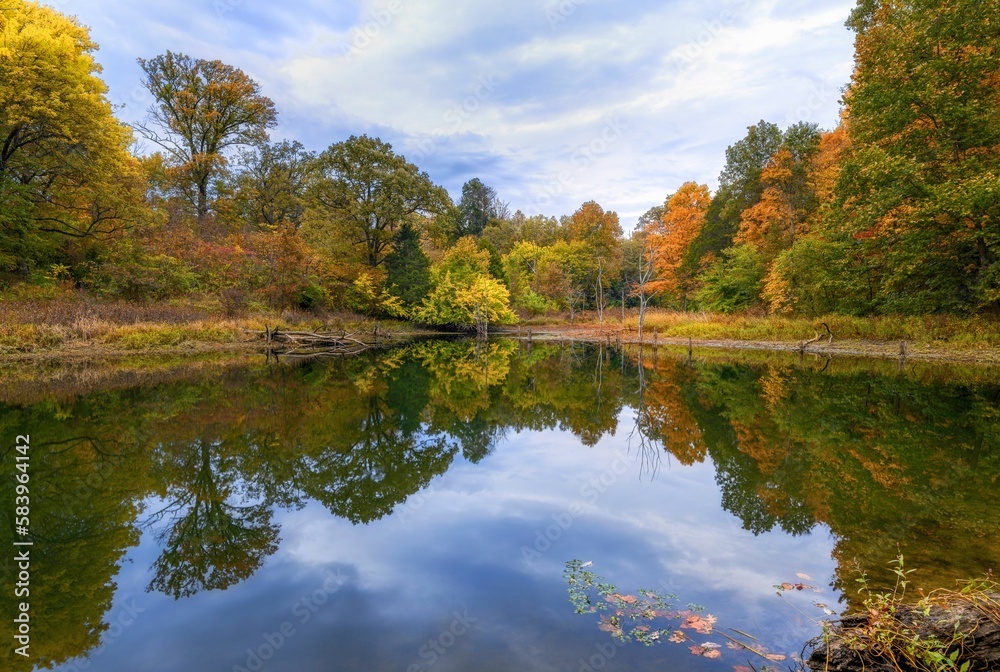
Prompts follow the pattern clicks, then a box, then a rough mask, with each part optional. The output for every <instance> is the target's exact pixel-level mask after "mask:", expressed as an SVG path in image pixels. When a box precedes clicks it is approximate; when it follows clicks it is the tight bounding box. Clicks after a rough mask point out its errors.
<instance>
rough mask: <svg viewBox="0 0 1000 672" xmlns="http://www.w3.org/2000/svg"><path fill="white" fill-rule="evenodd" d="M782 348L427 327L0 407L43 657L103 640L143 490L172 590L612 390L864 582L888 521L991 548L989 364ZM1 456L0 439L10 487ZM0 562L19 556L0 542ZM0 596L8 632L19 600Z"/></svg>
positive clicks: (650, 461)
mask: <svg viewBox="0 0 1000 672" xmlns="http://www.w3.org/2000/svg"><path fill="white" fill-rule="evenodd" d="M776 362H777V360H775V359H773V358H769V359H768V360H767V361H765V362H763V363H761V364H746V363H732V362H729V361H724V360H720V361H718V362H716V363H706V362H704V361H700V362H691V361H684V360H682V359H673V358H671V357H669V356H664V355H663V354H661V355H660V356H659V357H658V359H657V360H655V361H654V360H651V359H650V358H648V357H643V358H642V359H641V360H638V361H636V360H632V359H630V358H629V357H628V356H624V355H622V353H620V352H618V351H612V350H610V349H604V348H601V347H598V346H588V345H581V344H572V343H554V342H543V341H540V340H538V341H536V342H535V343H534V344H533V345H532V346H531V347H527V345H526V344H519V343H517V342H514V341H497V342H490V343H481V344H478V347H477V344H476V343H474V342H472V341H432V342H423V343H416V344H413V345H411V346H409V347H407V348H400V349H397V350H394V351H390V352H379V353H371V354H370V355H367V356H365V357H359V358H353V359H349V360H337V361H328V362H322V363H306V364H302V365H298V366H267V365H265V364H264V363H263V362H262V363H261V364H260V365H259V366H256V367H247V366H238V367H231V368H225V367H223V368H220V369H218V370H216V369H209V370H207V371H200V372H199V373H197V374H196V375H195V376H194V378H193V379H191V380H188V379H185V378H184V377H183V376H174V377H168V378H165V379H164V380H163V381H162V382H160V383H158V384H156V385H150V386H147V387H144V388H137V389H123V390H117V391H116V390H104V391H94V392H93V393H91V394H88V395H84V396H80V397H74V396H71V395H69V394H67V395H66V396H65V397H63V398H57V399H50V400H46V401H44V402H39V403H35V402H32V403H30V404H23V405H20V406H18V405H11V406H0V430H2V431H3V432H4V434H5V435H7V436H14V435H16V434H17V433H18V432H21V431H23V429H22V428H25V427H30V428H33V429H32V445H33V447H35V448H33V449H36V450H37V453H36V457H34V458H33V460H34V461H33V463H32V464H33V469H37V472H35V474H34V475H33V476H32V479H33V481H32V483H33V484H34V487H35V488H37V490H33V495H35V494H37V496H38V497H37V499H35V498H34V497H33V499H32V506H33V513H36V511H37V514H36V515H37V519H38V520H39V521H41V522H39V523H38V524H37V525H33V526H32V528H33V529H32V532H33V534H37V535H39V537H38V538H39V539H42V538H44V540H45V544H44V545H39V546H37V547H36V552H37V555H35V556H33V562H32V571H33V577H34V576H35V575H37V576H38V581H37V584H38V593H37V595H36V594H35V593H34V591H33V594H32V598H33V600H34V602H33V604H37V605H38V608H39V609H44V611H45V613H46V618H45V620H44V624H43V623H42V622H41V621H40V622H39V624H38V625H37V627H38V633H37V634H38V638H37V641H38V642H39V643H40V644H39V646H40V650H41V656H42V660H43V662H61V661H65V660H67V659H69V658H72V657H73V656H76V655H80V654H82V653H84V652H85V651H87V650H88V649H90V648H92V647H94V646H96V645H97V644H98V643H99V639H100V636H101V632H102V630H103V629H104V627H105V626H104V625H103V620H102V619H103V618H104V617H105V612H106V610H107V609H108V608H109V606H110V604H111V597H112V595H113V594H114V589H115V584H114V581H113V578H114V576H115V573H116V572H117V569H118V564H119V563H120V561H121V558H122V556H123V555H124V553H125V552H126V550H127V549H128V548H129V547H130V546H132V545H134V544H135V543H136V542H137V540H138V530H137V527H136V521H137V519H138V518H139V516H140V512H141V510H142V507H143V506H144V504H145V503H147V502H150V501H152V502H156V505H155V506H156V507H157V508H156V513H154V514H152V515H150V516H147V518H146V520H147V522H148V524H150V525H151V526H152V527H153V529H154V530H155V531H156V533H157V534H158V538H159V540H160V542H161V544H162V552H161V554H160V555H159V557H158V558H157V559H156V560H155V562H154V563H153V566H152V573H153V576H152V579H151V581H150V583H149V589H150V590H153V591H160V592H163V593H166V594H168V595H172V596H173V597H175V598H181V597H185V596H190V595H193V594H195V593H196V592H198V591H202V590H212V589H224V588H227V587H231V586H233V585H235V584H236V583H238V582H239V581H242V580H244V579H246V578H247V577H249V576H251V575H252V574H253V573H254V572H255V571H257V570H258V569H259V568H260V567H261V566H262V565H263V564H264V562H265V561H266V559H267V557H268V556H269V555H270V554H272V553H274V552H275V550H276V548H277V545H278V534H279V530H278V526H277V524H276V523H275V517H276V516H275V513H276V511H277V510H278V509H280V508H294V507H300V506H302V505H304V503H305V502H307V501H309V500H310V499H312V500H315V501H317V502H320V503H321V504H322V505H324V506H325V507H327V508H328V509H329V510H330V511H331V512H332V513H333V514H335V515H336V516H338V517H341V518H343V519H345V520H347V521H350V522H351V523H354V524H370V523H374V522H375V521H379V520H381V519H384V518H385V517H387V516H390V515H391V514H392V513H393V511H395V510H397V509H398V507H399V506H401V505H402V504H403V503H404V502H405V501H406V500H407V499H408V498H409V497H411V496H414V495H415V494H417V493H419V492H420V491H421V490H422V489H424V488H426V487H427V486H428V485H429V484H430V483H431V481H432V480H433V479H434V478H435V477H436V476H438V475H440V474H443V473H445V472H446V471H447V470H448V469H449V468H450V467H451V466H452V465H453V464H455V463H456V461H459V460H462V459H464V460H466V461H468V462H470V463H473V464H485V463H486V462H488V461H489V456H490V455H491V454H493V453H495V452H497V451H500V450H504V447H503V446H504V443H505V441H506V440H508V439H510V438H512V437H513V436H514V434H515V433H517V432H522V431H525V430H538V431H541V430H561V431H565V432H570V433H572V434H573V435H574V436H576V437H577V439H578V441H579V444H580V450H582V451H587V450H589V448H588V447H589V446H593V445H595V444H597V443H598V442H599V441H601V440H602V439H605V438H607V437H610V436H613V435H615V433H616V432H618V431H619V429H620V428H619V426H618V423H619V419H620V418H621V417H624V416H626V415H629V413H626V412H625V411H626V409H631V411H630V413H631V414H633V415H634V418H635V420H634V427H628V428H626V429H627V430H628V431H630V432H631V439H632V442H633V448H635V449H638V452H639V453H640V454H642V455H644V458H642V459H644V460H645V466H643V465H642V464H639V465H637V468H639V469H644V470H645V472H644V473H650V472H651V471H654V470H655V468H661V469H662V468H664V466H663V464H662V463H660V461H661V460H662V461H668V460H666V458H668V457H669V463H670V465H672V466H673V465H675V464H679V465H682V466H683V465H691V464H696V463H700V462H708V461H711V462H712V463H713V464H714V467H715V470H716V480H717V482H718V484H719V488H720V493H721V500H722V501H721V503H722V506H723V507H724V508H725V509H726V510H728V511H730V512H732V514H733V515H734V516H736V518H738V519H739V521H740V522H741V524H742V525H743V527H745V528H746V529H747V530H750V531H752V532H754V533H755V534H763V533H765V532H768V531H771V530H774V529H781V530H784V531H786V532H789V533H792V534H806V533H808V532H809V531H810V530H813V529H815V528H816V526H817V525H818V524H822V525H825V526H826V527H827V528H828V529H829V530H830V532H831V534H832V535H833V536H834V538H835V541H836V547H835V551H834V553H835V556H836V559H837V560H838V562H839V563H840V567H841V569H838V572H839V573H843V574H844V575H845V576H846V574H847V571H848V569H847V568H848V566H849V562H850V560H852V559H853V558H858V559H859V560H860V562H861V564H862V565H864V566H865V567H868V568H872V575H871V578H872V580H873V585H874V584H876V583H877V581H878V579H879V578H880V577H879V575H878V572H877V568H879V567H885V566H886V565H885V562H886V561H887V560H888V559H890V558H891V557H894V556H895V553H896V544H897V543H898V544H900V545H901V547H902V550H903V553H905V554H906V557H907V562H908V564H912V565H913V566H917V567H921V574H920V578H921V580H922V581H925V582H926V584H927V585H943V584H945V583H947V582H948V581H949V580H950V579H952V578H958V577H960V576H970V575H976V574H979V573H982V572H984V571H985V570H986V569H987V568H989V567H990V566H996V565H997V564H1000V550H998V548H997V547H996V544H995V543H993V542H995V539H996V538H997V537H998V536H1000V515H997V514H998V510H997V504H996V502H997V501H1000V491H998V488H1000V478H998V474H1000V407H998V401H1000V385H998V384H997V383H996V380H995V378H990V376H988V375H985V374H981V373H979V372H974V373H975V375H970V376H965V375H964V374H961V373H960V372H954V371H946V372H940V371H935V372H934V373H933V375H931V374H926V377H921V376H920V375H916V374H914V375H910V374H909V373H905V374H900V373H898V372H897V371H896V368H895V366H894V365H888V366H887V367H886V370H885V371H879V370H877V366H878V364H877V363H871V362H865V363H864V364H859V365H852V364H850V363H847V362H842V361H839V360H836V359H835V360H832V361H826V362H825V369H824V370H822V371H821V370H814V369H813V368H812V367H810V366H808V365H799V364H797V363H796V362H795V360H787V361H786V360H782V361H781V362H780V363H776ZM621 441H622V442H624V441H625V437H622V438H621ZM636 442H638V443H636ZM637 461H639V462H641V461H642V460H637ZM658 463H659V467H657V466H656V465H657V464H658ZM12 464H13V461H12V460H10V459H4V460H3V465H4V466H3V469H5V470H7V471H6V472H4V473H5V474H6V475H4V476H3V478H2V479H0V494H2V495H3V498H4V500H5V501H13V499H12V495H11V493H10V488H11V487H12V485H11V484H13V483H14V480H13V478H10V476H11V474H10V473H9V470H10V469H11V468H12V466H11V465H12ZM675 468H676V467H675ZM2 515H7V516H9V515H10V511H9V509H5V510H4V513H3V514H2ZM12 529H13V527H12V524H11V523H10V521H8V525H6V526H0V543H7V545H8V547H9V546H10V542H11V541H12V536H11V534H12ZM4 530H6V533H4V532H3V531H4ZM3 534H5V535H6V536H2V535H3ZM4 539H6V542H5V541H4ZM36 560H37V562H36ZM0 568H2V569H3V571H5V572H8V573H9V572H10V571H11V567H10V562H9V561H5V564H4V565H3V566H2V567H0ZM33 586H34V581H33ZM0 604H2V607H3V609H4V610H6V611H3V616H4V619H3V621H4V623H6V624H7V625H5V626H0V635H4V636H7V638H8V640H10V637H9V635H10V627H11V623H12V620H11V619H12V616H13V613H12V612H11V611H10V609H11V608H12V607H11V604H10V601H6V602H0ZM4 633H6V634H4ZM43 643H44V644H43ZM2 655H3V656H6V657H0V665H3V669H12V670H21V669H26V668H25V666H24V664H23V661H21V660H17V659H15V658H14V657H13V654H10V652H9V649H8V653H7V654H2Z"/></svg>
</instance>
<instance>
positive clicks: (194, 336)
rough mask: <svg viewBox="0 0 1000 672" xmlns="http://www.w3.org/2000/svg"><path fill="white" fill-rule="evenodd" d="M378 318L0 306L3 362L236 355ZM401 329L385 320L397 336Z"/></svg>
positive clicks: (67, 299)
mask: <svg viewBox="0 0 1000 672" xmlns="http://www.w3.org/2000/svg"><path fill="white" fill-rule="evenodd" d="M376 323H377V322H376V321H375V320H370V319H368V318H364V317H361V316H358V315H353V314H344V313H306V312H301V311H295V310H270V309H267V308H265V307H259V308H257V309H255V310H248V311H244V312H240V313H235V314H234V313H231V312H228V311H226V310H225V309H224V308H223V307H222V306H221V305H220V304H219V303H218V301H216V300H213V299H211V298H199V297H191V298H188V299H185V300H184V301H175V302H169V303H162V304H137V303H130V302H126V301H101V300H97V299H94V298H93V297H89V296H86V295H82V294H75V293H72V292H67V293H65V294H63V295H60V296H58V297H55V298H42V299H16V298H15V299H10V298H8V299H6V300H2V301H0V356H5V357H6V358H17V357H23V356H38V355H52V356H60V357H61V356H66V357H70V356H74V355H80V356H97V355H104V354H115V353H120V354H137V353H146V352H169V351H189V350H206V349H227V348H228V349H238V348H241V347H249V346H251V345H253V344H254V343H255V342H256V339H255V337H254V334H253V333H252V332H262V331H263V330H264V328H265V326H270V327H272V328H273V327H275V326H277V325H281V326H283V327H294V328H296V329H299V330H306V331H309V330H312V331H315V330H322V329H326V330H340V329H343V330H346V331H348V332H352V333H368V332H371V331H373V330H374V328H375V325H376ZM405 327H406V325H405V324H403V323H396V322H382V323H381V324H380V329H381V330H382V331H389V332H399V331H402V330H404V329H405Z"/></svg>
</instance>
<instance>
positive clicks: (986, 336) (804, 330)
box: [624, 310, 1000, 348]
mask: <svg viewBox="0 0 1000 672" xmlns="http://www.w3.org/2000/svg"><path fill="white" fill-rule="evenodd" d="M821 323H826V324H827V325H829V327H830V330H831V331H832V332H833V334H834V337H835V339H836V340H837V341H845V340H847V341H851V340H856V341H884V342H893V341H908V342H910V343H912V344H915V345H950V346H953V347H957V348H968V347H983V346H985V347H998V346H1000V321H998V320H997V319H996V318H989V317H959V316H954V315H927V316H922V317H908V316H900V315H892V316H878V317H850V316H845V315H829V316H826V317H821V318H816V319H809V318H798V317H781V316H774V315H770V316H763V317H754V316H746V315H722V314H717V313H681V312H675V311H660V310H657V311H651V312H649V313H647V315H646V321H645V325H644V330H645V331H647V332H651V331H652V330H653V329H656V330H657V332H658V334H659V335H660V336H661V337H663V338H689V337H690V338H696V339H700V340H713V339H718V340H740V341H785V342H799V341H805V340H809V339H811V338H813V337H814V336H815V334H816V333H820V334H825V333H826V330H825V329H824V328H823V327H822V326H821ZM638 324H639V319H638V317H637V316H634V315H633V316H628V317H626V320H625V324H624V328H626V329H633V330H634V329H637V327H638Z"/></svg>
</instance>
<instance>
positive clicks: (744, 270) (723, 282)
mask: <svg viewBox="0 0 1000 672" xmlns="http://www.w3.org/2000/svg"><path fill="white" fill-rule="evenodd" d="M765 272H766V268H765V267H764V260H763V259H762V258H761V256H760V253H759V252H757V251H756V250H755V249H754V248H752V247H750V246H749V245H737V246H735V247H730V248H727V249H725V250H723V251H722V256H721V257H719V258H718V259H716V260H715V261H714V262H713V263H712V265H711V266H710V267H709V269H708V270H707V271H706V272H705V273H704V274H702V276H701V282H702V286H701V289H699V290H698V293H697V295H696V298H697V300H698V302H699V303H701V305H703V306H704V307H706V308H708V309H710V310H719V311H722V312H724V313H735V312H738V311H740V310H746V309H748V308H752V307H753V306H755V305H757V304H759V303H760V297H761V293H762V292H763V289H764V275H765Z"/></svg>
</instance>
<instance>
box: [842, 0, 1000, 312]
mask: <svg viewBox="0 0 1000 672" xmlns="http://www.w3.org/2000/svg"><path fill="white" fill-rule="evenodd" d="M998 13H1000V2H997V0H983V1H981V2H945V1H944V0H921V1H919V2H895V1H893V2H871V1H869V0H864V1H863V2H859V4H858V7H857V9H856V10H855V11H854V13H853V14H852V16H851V19H850V21H849V22H848V25H849V26H850V27H851V28H852V29H854V30H855V32H856V33H857V38H856V54H855V63H856V68H855V71H854V76H853V78H852V81H851V84H850V86H849V88H848V90H847V93H846V95H845V102H846V105H847V115H848V119H849V124H848V131H849V133H850V139H851V149H850V151H849V157H848V158H847V161H846V162H845V164H844V167H843V171H842V173H841V175H840V181H839V182H838V186H837V193H836V202H837V204H838V206H839V209H840V212H839V213H837V214H838V215H840V216H839V218H838V219H835V220H834V221H835V222H837V223H839V229H840V231H841V232H842V234H844V235H845V236H846V237H848V238H849V239H850V240H852V241H853V243H854V244H853V245H852V249H853V251H854V255H855V260H856V265H857V267H858V271H857V272H859V273H866V274H870V275H871V277H872V279H873V282H872V284H871V293H870V299H869V306H870V307H872V308H874V309H876V310H881V311H905V312H926V311H933V310H964V309H970V308H990V307H995V306H997V305H1000V182H998V180H997V155H998V151H1000V105H998V100H1000V49H998V46H1000V26H998V22H997V21H996V20H995V19H994V17H996V16H997V15H998ZM861 298H862V300H863V299H864V297H861Z"/></svg>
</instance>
